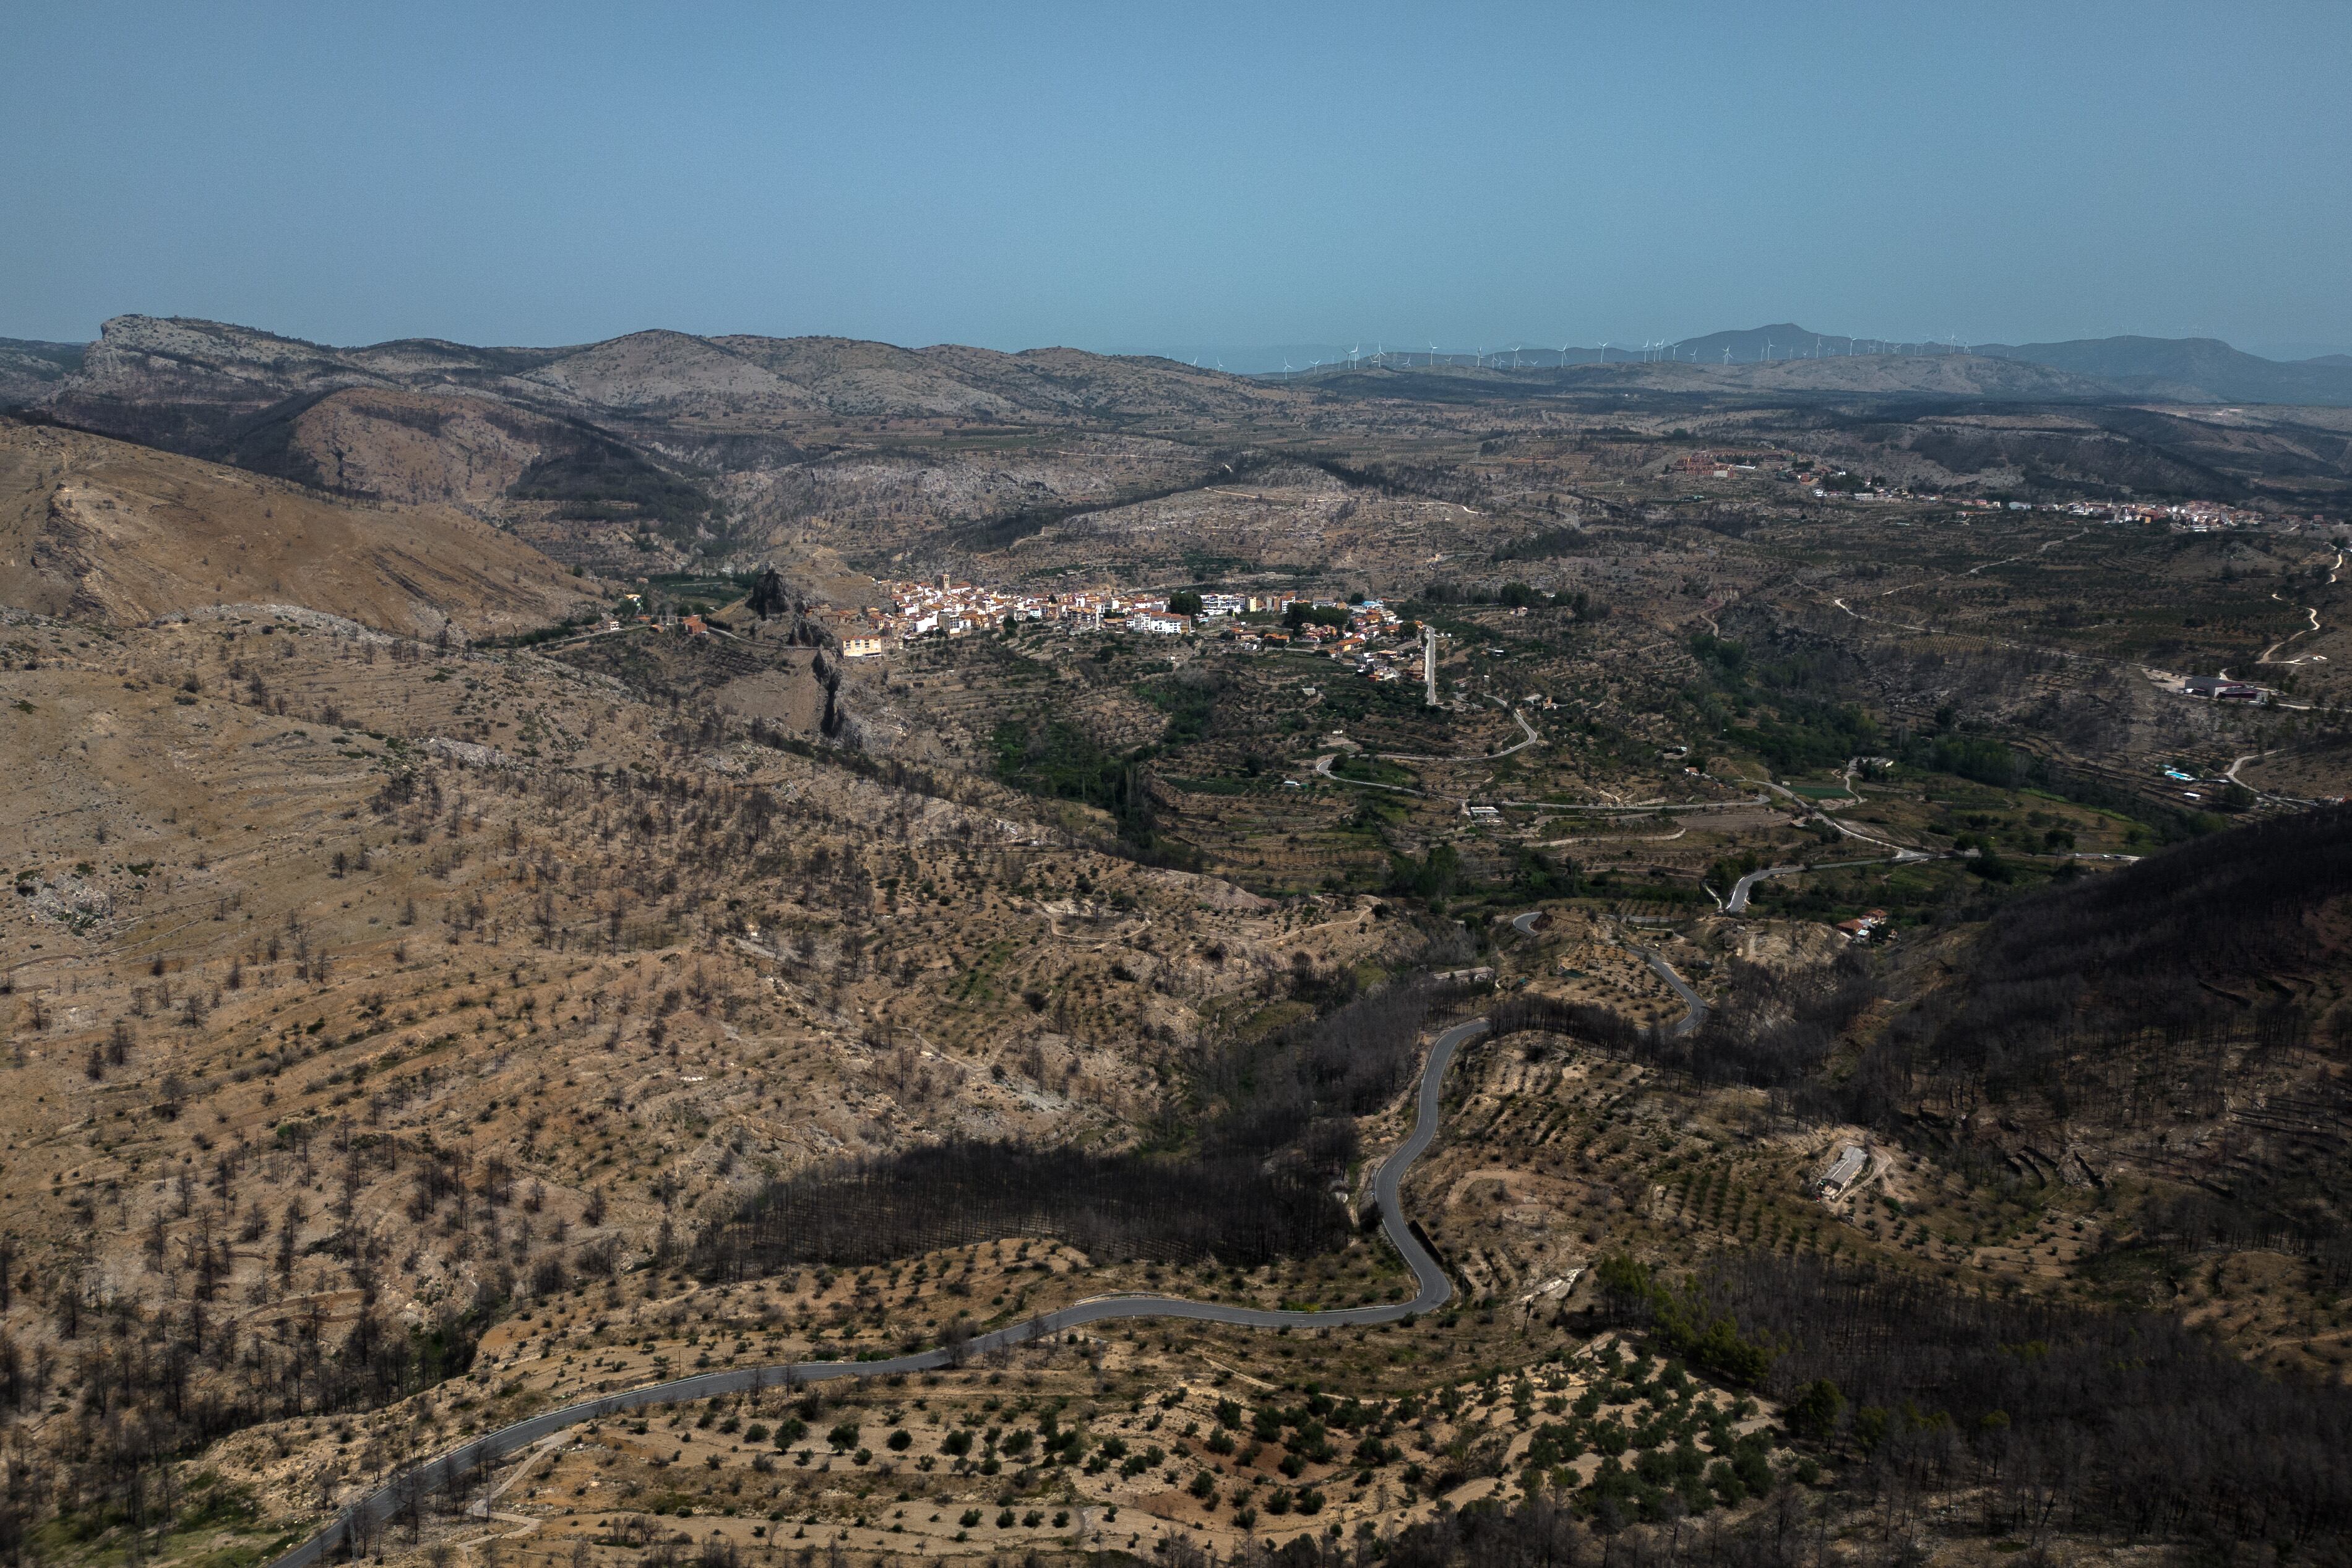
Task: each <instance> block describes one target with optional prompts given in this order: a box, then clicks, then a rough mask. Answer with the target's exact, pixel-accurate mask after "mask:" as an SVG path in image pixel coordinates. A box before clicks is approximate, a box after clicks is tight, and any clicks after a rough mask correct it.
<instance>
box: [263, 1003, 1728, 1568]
mask: <svg viewBox="0 0 2352 1568" xmlns="http://www.w3.org/2000/svg"><path fill="white" fill-rule="evenodd" d="M1653 962H1654V963H1658V962H1661V961H1658V960H1656V959H1655V958H1653ZM1664 973H1666V975H1667V976H1668V977H1669V979H1670V981H1671V982H1672V983H1673V984H1674V985H1675V989H1676V991H1678V992H1680V993H1681V994H1682V995H1683V996H1684V997H1685V1000H1687V1001H1688V1002H1689V1003H1690V1005H1692V1006H1693V1007H1694V1008H1696V1009H1698V1015H1697V1016H1704V1013H1705V1008H1704V1005H1702V1004H1700V1002H1699V1001H1698V998H1697V996H1696V994H1695V993H1693V992H1691V991H1690V990H1689V989H1688V988H1687V987H1685V986H1684V985H1683V984H1682V983H1681V978H1680V977H1679V976H1677V975H1675V973H1674V972H1673V971H1672V970H1670V969H1669V970H1664ZM1693 1021H1694V1020H1686V1022H1693ZM1485 1029H1486V1019H1484V1018H1473V1019H1471V1020H1470V1021H1469V1022H1467V1023H1465V1024H1456V1025H1454V1026H1453V1027H1452V1028H1450V1029H1448V1030H1446V1031H1445V1032H1444V1034H1442V1035H1440V1036H1438V1037H1437V1042H1436V1044H1435V1045H1433V1046H1432V1047H1430V1051H1429V1061H1428V1064H1427V1065H1426V1066H1425V1067H1423V1068H1422V1073H1421V1089H1420V1098H1419V1104H1418V1108H1417V1110H1416V1113H1415V1116H1414V1119H1413V1125H1412V1136H1411V1137H1409V1138H1407V1139H1406V1140H1405V1141H1404V1144H1403V1146H1402V1148H1400V1149H1398V1150H1397V1152H1395V1153H1393V1154H1391V1155H1390V1156H1389V1157H1388V1159H1386V1160H1385V1161H1383V1162H1381V1168H1380V1170H1379V1172H1378V1173H1376V1174H1375V1175H1374V1176H1373V1177H1372V1196H1373V1200H1374V1201H1375V1202H1376V1203H1377V1204H1378V1205H1380V1211H1381V1235H1383V1236H1385V1237H1388V1238H1389V1245H1390V1246H1391V1247H1395V1248H1396V1249H1397V1252H1398V1254H1399V1255H1400V1256H1402V1258H1404V1260H1405V1263H1406V1264H1407V1266H1408V1267H1410V1268H1412V1275H1413V1279H1414V1280H1415V1281H1416V1283H1417V1284H1418V1286H1419V1289H1417V1290H1416V1291H1415V1293H1414V1295H1413V1298H1412V1300H1410V1301H1403V1302H1395V1301H1391V1302H1386V1303H1383V1304H1381V1305H1380V1306H1376V1307H1341V1308H1335V1309H1333V1310H1329V1311H1323V1312H1282V1311H1274V1310H1267V1309H1265V1308H1258V1307H1229V1306H1225V1305H1223V1303H1221V1302H1215V1301H1191V1300H1185V1299H1184V1298H1182V1297H1181V1296H1146V1295H1132V1296H1104V1297H1099V1298H1097V1299H1096V1300H1091V1301H1080V1302H1078V1303H1077V1304H1076V1305H1075V1306H1069V1307H1064V1308H1061V1309H1060V1310H1056V1311H1051V1312H1045V1313H1041V1314H1039V1315H1038V1316H1036V1317H1034V1318H1031V1319H1029V1320H1027V1321H1024V1322H1020V1323H1013V1324H1011V1325H1008V1326H1007V1327H1004V1328H1002V1329H998V1330H995V1331H993V1332H991V1333H985V1334H979V1335H976V1336H974V1337H973V1338H972V1339H971V1341H969V1342H966V1343H965V1344H964V1345H962V1346H961V1347H960V1348H958V1349H950V1348H949V1347H947V1346H944V1345H942V1346H939V1347H937V1348H935V1349H932V1350H927V1351H920V1352H916V1353H914V1354H911V1355H902V1356H893V1357H892V1358H890V1359H889V1360H887V1361H854V1362H841V1361H823V1362H795V1363H781V1364H776V1365H770V1366H747V1367H730V1368H728V1369H727V1370H725V1371H723V1372H707V1373H700V1374H698V1375H697V1376H694V1377H681V1378H677V1379H676V1380H674V1381H672V1382H669V1383H655V1384H646V1386H644V1387H642V1388H631V1389H625V1390H623V1391H622V1392H620V1393H617V1394H604V1395H602V1396H600V1397H598V1398H595V1399H590V1400H583V1402H581V1403H580V1404H578V1405H565V1406H563V1407H562V1409H560V1410H550V1411H546V1412H544V1413H542V1414H541V1415H534V1416H531V1417H530V1419H528V1420H525V1421H518V1422H516V1423H515V1424H514V1425H513V1426H502V1427H500V1428H499V1430H497V1431H495V1432H490V1433H486V1434H484V1435H483V1436H479V1437H477V1438H475V1439H474V1440H473V1441H471V1442H469V1443H467V1444H465V1445H464V1446H463V1447H458V1448H455V1449H452V1450H451V1451H450V1452H448V1453H446V1454H443V1455H441V1456H439V1457H438V1458H433V1459H429V1460H427V1461H425V1463H423V1464H421V1465H418V1466H415V1467H414V1468H411V1469H408V1470H405V1471H403V1472H402V1473H401V1474H399V1475H397V1476H395V1477H394V1478H393V1479H391V1480H390V1481H387V1482H386V1483H384V1484H383V1486H381V1487H378V1488H377V1489H375V1490H374V1491H372V1492H370V1493H368V1494H367V1495H366V1496H365V1497H363V1498H362V1499H360V1500H358V1501H356V1502H354V1503H352V1505H351V1506H350V1507H348V1508H346V1509H344V1510H343V1511H342V1512H341V1514H339V1515H337V1516H336V1518H335V1521H334V1522H333V1523H331V1524H330V1525H328V1526H327V1528H326V1529H324V1530H322V1531H320V1532H319V1533H318V1534H316V1535H314V1536H312V1537H311V1538H310V1540H308V1541H305V1542H302V1543H301V1544H300V1545H299V1546H296V1547H294V1548H293V1549H291V1550H290V1551H289V1552H286V1553H285V1554H284V1555H282V1556H280V1557H279V1558H278V1560H277V1562H276V1563H273V1564H271V1568H311V1565H312V1564H314V1563H321V1562H324V1561H325V1560H326V1559H327V1556H328V1554H329V1553H330V1552H333V1551H334V1550H336V1549H337V1548H338V1547H341V1546H342V1545H343V1544H344V1543H345V1542H348V1541H350V1540H352V1537H353V1533H354V1527H355V1526H358V1527H362V1529H361V1531H360V1533H361V1534H362V1535H367V1534H373V1533H374V1531H376V1530H377V1529H379V1528H381V1527H382V1526H383V1525H384V1524H386V1523H387V1522H389V1521H391V1520H393V1519H394V1518H395V1517H396V1516H397V1515H398V1513H399V1512H400V1510H401V1509H402V1508H403V1507H404V1505H405V1504H406V1503H407V1501H408V1500H410V1499H411V1498H418V1499H421V1498H423V1497H425V1496H426V1495H429V1494H430V1493H433V1492H436V1491H439V1490H441V1489H443V1488H445V1487H446V1486H447V1485H448V1484H449V1482H450V1480H451V1479H453V1478H455V1477H457V1476H459V1475H461V1474H464V1473H466V1472H468V1471H471V1470H475V1469H478V1468H481V1467H483V1466H485V1465H489V1464H494V1463H496V1462H497V1461H499V1460H500V1459H503V1458H506V1457H507V1456H508V1455H509V1454H512V1453H515V1452H516V1451H517V1450H519V1449H522V1448H526V1447H530V1445H531V1444H533V1443H536V1442H538V1441H540V1440H541V1438H543V1437H547V1436H551V1435H552V1434H554V1433H557V1432H561V1431H562V1430H563V1429H564V1428H565V1427H567V1426H578V1425H579V1424H580V1423H582V1422H583V1421H596V1420H602V1419H604V1418H606V1417H608V1416H613V1415H620V1414H621V1413H623V1412H624V1411H629V1410H639V1409H643V1408H644V1407H646V1405H669V1404H673V1403H676V1402H678V1401H681V1400H688V1399H708V1398H710V1397H712V1396H714V1395H718V1394H744V1393H749V1392H751V1391H752V1390H754V1389H761V1388H777V1387H782V1386H786V1385H789V1384H803V1383H819V1382H823V1381H825V1380H827V1379H831V1378H836V1377H876V1376H888V1375H889V1374H891V1373H909V1372H934V1371H937V1370H939V1369H940V1368H941V1367H947V1366H957V1365H961V1364H962V1363H963V1362H964V1361H965V1360H967V1359H968V1358H970V1357H971V1356H973V1355H978V1354H984V1353H986V1352H989V1351H993V1350H1000V1349H1003V1348H1004V1347H1007V1346H1010V1345H1017V1344H1021V1343H1023V1342H1026V1341H1029V1340H1034V1339H1040V1338H1044V1337H1045V1336H1048V1335H1052V1334H1058V1333H1062V1332H1065V1331H1068V1330H1071V1329H1075V1328H1078V1327H1080V1326H1082V1325H1084V1324H1087V1323H1100V1322H1107V1321H1114V1320H1117V1319H1121V1318H1190V1319H1192V1320H1194V1321H1200V1322H1208V1323H1229V1324H1233V1325H1235V1326H1238V1327H1241V1328H1247V1329H1285V1328H1289V1329H1322V1328H1335V1327H1350V1326H1354V1325H1358V1324H1370V1323H1391V1322H1395V1321H1398V1320H1400V1319H1402V1318H1407V1317H1411V1316H1412V1315H1414V1314H1417V1313H1421V1312H1427V1311H1432V1310H1435V1309H1436V1308H1439V1307H1442V1306H1444V1304H1445V1303H1446V1302H1447V1301H1448V1300H1452V1299H1453V1296H1454V1282H1453V1281H1452V1280H1450V1279H1447V1278H1446V1277H1445V1270H1444V1268H1443V1267H1442V1266H1441V1265H1440V1264H1439V1263H1438V1261H1437V1259H1436V1258H1434V1257H1433V1256H1432V1254H1431V1253H1430V1250H1429V1248H1428V1247H1426V1246H1424V1245H1423V1243H1422V1240H1421V1238H1420V1237H1418V1236H1415V1235H1414V1234H1413V1231H1412V1226H1411V1225H1409V1224H1408V1223H1407V1222H1406V1220H1405V1217H1404V1205H1403V1200H1402V1197H1401V1195H1400V1194H1399V1190H1398V1189H1399V1188H1400V1186H1401V1185H1402V1183H1403V1181H1404V1175H1405V1173H1406V1172H1407V1171H1408V1170H1410V1169H1411V1168H1412V1163H1413V1162H1414V1161H1415V1160H1417V1159H1419V1158H1420V1157H1421V1156H1422V1155H1423V1153H1424V1152H1426V1151H1427V1150H1428V1148H1429V1146H1430V1144H1431V1143H1432V1142H1435V1140H1436V1138H1437V1123H1438V1119H1439V1116H1440V1114H1441V1112H1442V1109H1443V1101H1444V1088H1445V1069H1446V1068H1448V1067H1449V1066H1451V1065H1452V1064H1453V1061H1454V1052H1455V1051H1456V1050H1457V1049H1459V1048H1460V1047H1461V1045H1462V1043H1463V1042H1464V1041H1465V1040H1467V1039H1469V1038H1470V1037H1472V1036H1474V1035H1476V1034H1479V1033H1481V1032H1482V1031H1484V1030H1485Z"/></svg>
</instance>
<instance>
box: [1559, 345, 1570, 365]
mask: <svg viewBox="0 0 2352 1568" xmlns="http://www.w3.org/2000/svg"><path fill="white" fill-rule="evenodd" d="M1559 368H1560V369H1562V370H1566V369H1567V368H1568V345H1567V344H1566V343H1562V344H1560V345H1559Z"/></svg>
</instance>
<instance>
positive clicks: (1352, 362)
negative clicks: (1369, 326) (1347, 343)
mask: <svg viewBox="0 0 2352 1568" xmlns="http://www.w3.org/2000/svg"><path fill="white" fill-rule="evenodd" d="M1363 352H1364V345H1363V344H1361V343H1358V344H1357V345H1356V346H1355V347H1354V348H1351V349H1349V351H1348V368H1349V370H1353V369H1355V368H1356V356H1357V355H1358V354H1360V353H1363Z"/></svg>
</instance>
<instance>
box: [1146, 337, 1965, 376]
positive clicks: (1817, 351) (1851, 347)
mask: <svg viewBox="0 0 2352 1568" xmlns="http://www.w3.org/2000/svg"><path fill="white" fill-rule="evenodd" d="M1575 347H1576V345H1575V343H1574V342H1563V343H1562V344H1560V345H1559V348H1558V349H1532V350H1531V349H1529V348H1528V346H1527V344H1526V343H1524V342H1518V343H1514V344H1512V345H1511V346H1510V347H1509V348H1507V349H1496V350H1495V351H1493V352H1492V353H1488V351H1487V349H1486V345H1485V344H1484V343H1481V344H1479V345H1478V346H1477V348H1476V349H1475V351H1474V352H1473V353H1472V354H1471V356H1470V363H1471V365H1472V367H1473V368H1475V369H1478V370H1488V369H1493V370H1501V369H1504V368H1505V365H1504V356H1505V355H1508V356H1509V359H1510V363H1509V366H1508V368H1510V369H1512V370H1519V369H1523V368H1524V369H1535V370H1541V369H1545V368H1547V366H1546V364H1545V362H1544V361H1543V360H1542V359H1541V358H1540V357H1539V356H1541V355H1542V354H1545V353H1550V354H1553V355H1554V356H1555V357H1554V359H1553V360H1552V361H1551V363H1550V367H1549V368H1558V369H1565V368H1567V366H1568V365H1569V364H1570V363H1590V362H1571V361H1570V358H1569V355H1570V353H1572V352H1574V350H1575ZM1612 353H1613V354H1615V355H1616V356H1617V357H1616V358H1615V359H1614V360H1612V358H1611V357H1610V356H1611V355H1612ZM1915 353H1959V354H1965V353H1969V344H1968V343H1966V342H1962V341H1961V340H1960V338H1959V337H1958V334H1947V335H1946V336H1944V337H1940V338H1916V339H1907V338H1844V339H1839V340H1832V339H1830V338H1826V337H1822V336H1819V335H1816V336H1815V337H1814V339H1813V341H1812V342H1811V343H1810V344H1807V343H1804V342H1795V343H1787V344H1784V343H1781V342H1777V341H1776V340H1774V339H1771V338H1769V337H1768V338H1766V339H1765V340H1764V347H1763V350H1762V351H1761V352H1760V353H1759V354H1758V355H1757V357H1756V359H1754V360H1752V361H1748V362H1747V363H1767V364H1769V363H1780V362H1785V361H1790V360H1801V359H1849V358H1855V357H1867V356H1871V355H1892V356H1900V355H1909V354H1915ZM1522 355H1526V356H1528V358H1527V359H1526V361H1525V363H1522V358H1521V356H1522ZM1343 357H1344V359H1345V361H1346V363H1347V365H1348V368H1349V369H1350V370H1356V369H1360V368H1361V367H1363V366H1364V365H1367V364H1369V365H1370V366H1372V367H1374V368H1376V369H1377V368H1380V367H1381V366H1386V365H1394V366H1397V367H1400V368H1402V367H1409V366H1411V365H1412V362H1413V360H1414V359H1415V358H1419V359H1420V360H1421V361H1422V363H1423V366H1424V367H1426V368H1429V369H1435V368H1436V366H1437V362H1438V360H1439V359H1440V358H1441V357H1442V358H1444V361H1445V362H1446V363H1448V364H1453V363H1456V361H1457V360H1458V359H1459V357H1460V356H1459V355H1458V354H1457V353H1453V352H1446V351H1441V350H1440V349H1439V348H1438V346H1437V345H1436V344H1435V343H1431V344H1430V345H1429V346H1428V348H1427V349H1426V350H1419V349H1415V350H1399V351H1397V352H1395V353H1391V352H1390V350H1389V348H1388V345H1387V344H1386V343H1375V344H1374V345H1373V347H1372V352H1371V353H1369V354H1367V353H1364V347H1363V344H1361V343H1358V344H1356V345H1355V346H1354V347H1353V348H1350V349H1349V351H1348V352H1347V353H1346V355H1345V356H1343ZM1192 363H1193V365H1194V366H1195V367H1196V368H1198V367H1200V365H1201V360H1200V357H1199V356H1198V355H1195V356H1194V357H1193V360H1192ZM1212 363H1213V365H1214V366H1215V368H1216V369H1218V370H1223V369H1224V368H1225V362H1224V361H1223V360H1222V359H1216V358H1214V357H1213V356H1212ZM1339 363H1341V362H1340V359H1339V358H1333V359H1329V360H1321V359H1317V360H1309V361H1308V362H1307V363H1305V364H1303V365H1294V364H1292V363H1290V361H1289V359H1288V358H1287V357H1286V358H1285V359H1284V360H1283V362H1282V377H1283V379H1284V380H1286V381H1287V380H1289V379H1290V378H1291V377H1292V376H1294V375H1304V374H1313V373H1314V372H1316V371H1319V370H1322V369H1323V368H1325V367H1326V366H1327V365H1328V366H1332V367H1335V368H1336V367H1337V366H1338V365H1339ZM1598 363H1601V364H1612V363H1615V364H1634V363H1689V364H1696V363H1700V361H1699V351H1698V350H1697V349H1696V348H1691V347H1687V346H1685V344H1683V343H1678V342H1668V341H1666V340H1665V339H1664V338H1660V339H1657V340H1655V341H1644V342H1642V343H1640V344H1638V345H1630V346H1629V345H1626V344H1622V343H1618V342H1612V341H1611V340H1609V339H1606V338H1604V339H1602V340H1601V350H1600V355H1599V361H1598ZM1721 363H1724V364H1733V363H1740V362H1739V360H1738V356H1737V355H1736V354H1735V353H1734V352H1733V345H1731V344H1729V343H1726V344H1725V345H1724V348H1723V358H1722V361H1721Z"/></svg>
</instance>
